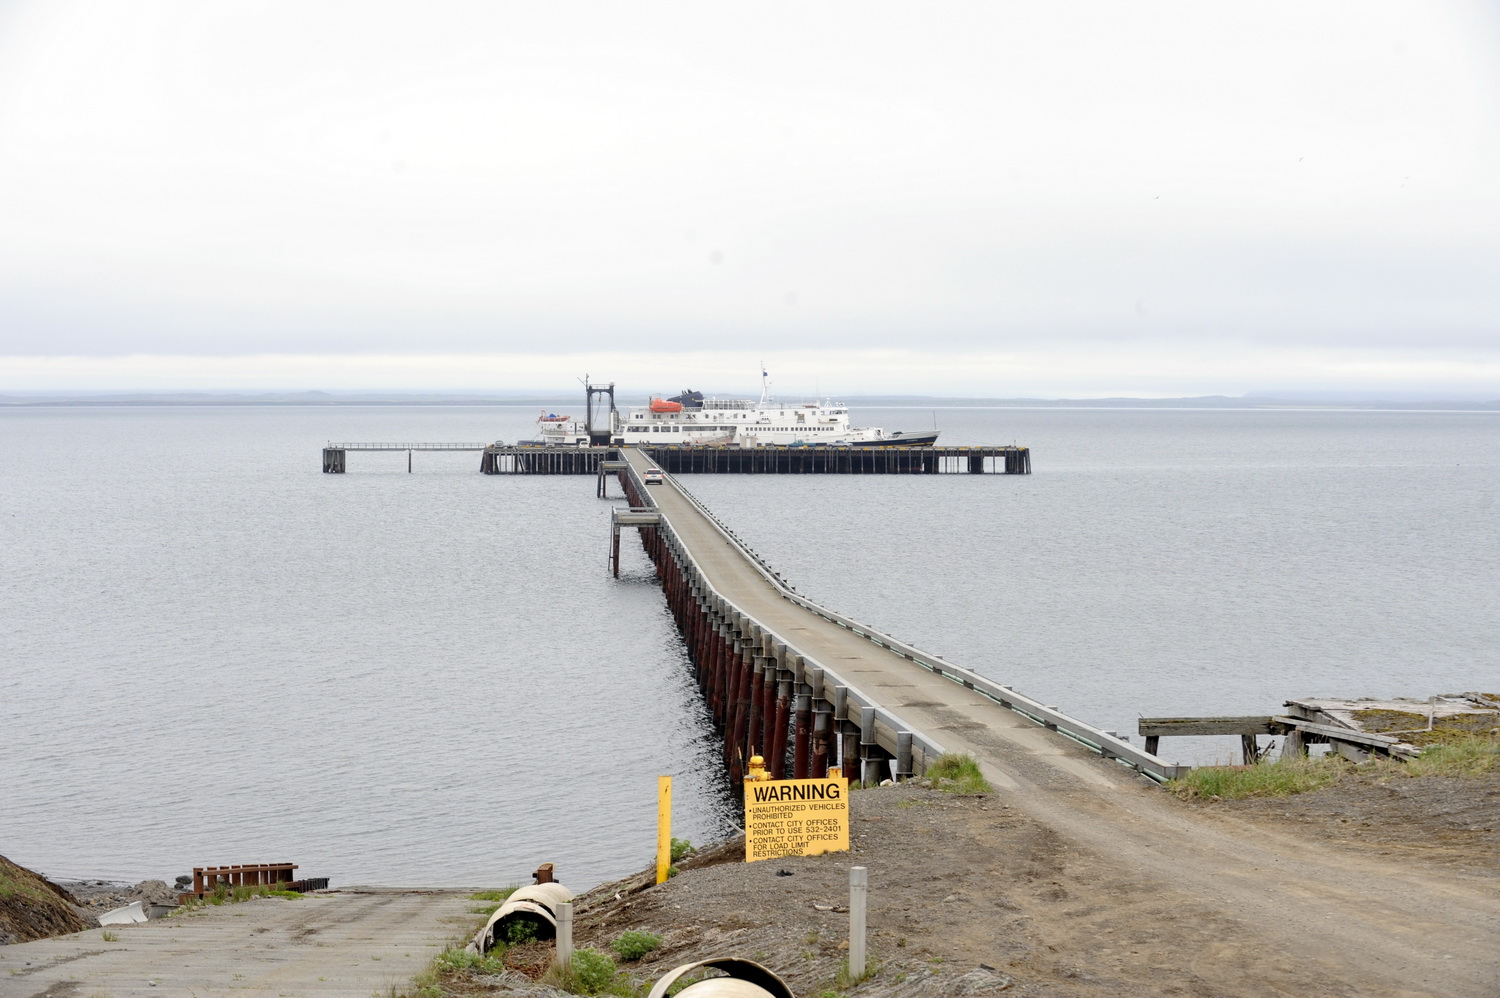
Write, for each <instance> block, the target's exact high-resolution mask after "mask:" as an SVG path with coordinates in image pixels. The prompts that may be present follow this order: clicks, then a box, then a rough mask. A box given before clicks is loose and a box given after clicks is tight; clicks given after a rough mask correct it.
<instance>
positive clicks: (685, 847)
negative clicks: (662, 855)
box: [672, 839, 697, 863]
mask: <svg viewBox="0 0 1500 998" xmlns="http://www.w3.org/2000/svg"><path fill="white" fill-rule="evenodd" d="M696 851H697V850H696V849H694V848H693V844H692V843H691V842H689V841H688V840H687V839H673V840H672V862H674V863H675V862H677V861H678V860H680V859H682V858H683V857H684V856H688V855H691V854H692V853H694V852H696Z"/></svg>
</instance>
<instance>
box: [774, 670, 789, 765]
mask: <svg viewBox="0 0 1500 998" xmlns="http://www.w3.org/2000/svg"><path fill="white" fill-rule="evenodd" d="M791 723H792V681H791V680H790V679H778V680H777V682H776V723H775V725H774V726H773V727H772V729H771V731H772V732H773V733H774V736H775V737H774V738H773V739H771V741H772V742H773V745H772V748H771V779H773V780H784V779H786V736H787V729H788V728H790V727H791Z"/></svg>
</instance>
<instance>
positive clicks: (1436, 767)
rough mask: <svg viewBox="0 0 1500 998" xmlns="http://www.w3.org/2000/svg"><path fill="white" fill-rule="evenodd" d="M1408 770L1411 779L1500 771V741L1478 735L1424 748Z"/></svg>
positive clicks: (1492, 737)
mask: <svg viewBox="0 0 1500 998" xmlns="http://www.w3.org/2000/svg"><path fill="white" fill-rule="evenodd" d="M1398 765H1399V764H1398ZM1405 769H1406V771H1407V773H1408V774H1409V775H1411V776H1452V777H1471V778H1472V777H1476V776H1484V775H1485V774H1486V773H1493V772H1494V771H1495V770H1496V769H1500V738H1497V737H1495V736H1493V735H1475V734H1469V735H1464V736H1463V737H1455V738H1451V739H1450V740H1448V741H1447V742H1445V743H1443V744H1441V745H1430V746H1428V747H1427V748H1425V749H1423V750H1422V754H1421V755H1419V756H1417V758H1415V759H1412V760H1411V761H1409V762H1407V763H1405Z"/></svg>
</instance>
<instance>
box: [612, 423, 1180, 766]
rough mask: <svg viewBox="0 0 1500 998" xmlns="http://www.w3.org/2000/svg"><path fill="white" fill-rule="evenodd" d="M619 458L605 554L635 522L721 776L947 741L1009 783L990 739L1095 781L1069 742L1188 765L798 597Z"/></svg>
mask: <svg viewBox="0 0 1500 998" xmlns="http://www.w3.org/2000/svg"><path fill="white" fill-rule="evenodd" d="M622 456H623V462H622V464H623V466H621V467H619V468H618V471H617V472H616V473H617V474H618V475H619V478H620V482H621V485H622V486H623V488H624V490H625V494H626V496H627V498H628V499H629V500H630V510H629V511H628V512H627V511H620V512H619V513H618V514H617V515H616V516H615V517H614V518H613V519H614V524H613V539H612V560H613V562H614V564H615V565H616V571H618V532H619V529H620V527H621V526H628V525H634V526H637V527H638V529H639V530H640V534H641V539H642V541H643V543H644V546H645V548H646V551H647V554H648V555H649V556H650V558H651V560H652V562H653V563H654V564H655V566H656V570H657V572H658V574H659V575H660V577H661V580H662V585H663V588H664V589H665V592H666V598H667V602H668V605H669V606H670V607H671V610H672V613H673V615H674V617H675V618H676V621H677V625H678V627H679V629H680V630H681V632H682V634H683V636H684V640H685V641H686V643H687V647H688V652H689V655H690V657H691V659H692V661H693V665H694V669H695V671H696V678H697V681H698V684H699V687H700V688H701V689H702V691H703V695H704V698H705V700H706V701H707V704H708V708H709V710H710V712H711V713H712V715H713V718H714V723H715V725H716V727H717V728H718V729H719V730H720V731H721V732H722V733H723V736H724V756H725V759H724V761H725V764H726V766H727V768H728V769H729V772H730V776H731V778H733V779H736V780H737V779H739V778H741V777H742V776H743V775H744V773H745V771H746V765H747V763H748V760H749V758H750V756H752V755H763V756H764V757H765V759H766V764H767V766H768V768H769V769H770V771H771V775H772V778H773V779H782V778H795V779H802V778H818V777H821V776H824V775H826V774H827V771H828V767H829V766H831V765H841V766H843V767H844V772H845V774H846V775H849V776H851V777H854V778H859V779H862V780H866V781H877V782H878V781H879V780H880V779H883V778H884V777H885V776H886V775H887V773H889V774H890V775H892V776H893V777H894V778H895V779H897V780H900V779H904V778H908V777H911V776H918V775H921V774H922V773H923V772H924V771H925V769H926V767H927V764H928V762H929V761H930V760H932V759H934V758H936V757H937V756H938V755H940V754H942V753H944V752H948V751H956V752H968V753H970V754H972V755H974V756H975V758H976V759H979V760H980V762H981V767H982V768H983V769H984V770H985V775H986V777H987V778H989V779H990V780H991V782H993V783H995V784H996V785H998V786H1005V785H1007V784H1010V785H1014V784H1013V781H1012V780H1011V778H1010V777H1009V776H1008V775H1007V774H1006V773H1005V772H1002V771H1001V770H999V769H998V768H997V767H995V766H994V764H993V763H992V762H986V760H987V759H992V758H993V757H994V754H995V753H994V751H993V749H994V748H995V747H996V746H997V745H998V744H999V743H1001V742H1004V743H1006V746H1007V750H1011V751H1013V750H1014V749H1015V748H1016V747H1020V749H1021V750H1022V751H1024V752H1027V753H1031V754H1034V755H1038V756H1046V757H1047V762H1048V763H1049V764H1050V765H1052V766H1055V767H1058V768H1061V769H1063V770H1065V771H1067V772H1068V773H1070V774H1071V775H1073V776H1074V777H1075V778H1078V779H1081V780H1084V781H1087V782H1098V781H1099V780H1101V779H1103V777H1101V776H1100V775H1099V774H1098V773H1097V771H1095V770H1094V768H1093V766H1092V765H1091V764H1090V763H1089V762H1088V760H1087V757H1086V756H1084V755H1083V754H1082V753H1078V752H1076V747H1082V748H1084V749H1087V750H1089V751H1090V752H1093V753H1096V754H1097V755H1099V756H1102V757H1103V758H1105V759H1110V760H1115V761H1118V762H1119V763H1121V764H1122V765H1123V766H1128V767H1130V768H1131V769H1133V770H1135V771H1137V772H1139V773H1141V774H1143V775H1146V776H1148V777H1150V778H1152V779H1154V780H1158V781H1162V780H1167V779H1171V778H1173V777H1175V776H1179V775H1181V774H1182V773H1185V772H1186V771H1187V769H1188V768H1189V767H1186V766H1177V765H1174V764H1172V763H1169V762H1166V761H1165V760H1163V759H1161V758H1159V757H1157V756H1156V755H1154V754H1152V753H1148V752H1145V751H1144V750H1142V749H1141V748H1139V747H1137V746H1135V745H1132V744H1131V743H1130V741H1129V739H1128V737H1122V736H1120V735H1119V734H1117V733H1116V732H1110V731H1102V730H1100V729H1097V728H1094V727H1092V726H1091V725H1088V724H1086V723H1085V722H1083V721H1080V720H1078V719H1077V718H1074V717H1070V716H1069V715H1068V714H1066V713H1065V712H1063V711H1062V710H1061V709H1060V708H1059V707H1057V706H1055V705H1049V704H1043V703H1041V702H1039V701H1036V700H1033V699H1031V698H1029V697H1027V696H1025V695H1024V694H1021V693H1019V692H1017V691H1016V690H1014V689H1013V688H1011V687H1009V686H1005V685H1002V684H999V683H996V682H994V681H992V680H990V679H987V678H985V677H984V676H981V675H979V674H978V673H975V672H972V671H970V670H968V669H964V668H961V667H959V666H955V665H952V664H950V663H948V662H945V661H943V660H942V659H941V658H939V657H938V656H935V655H931V654H929V653H926V652H924V651H922V650H921V649H918V648H915V647H913V646H911V645H908V644H905V643H904V642H901V641H898V640H896V639H895V638H892V637H890V636H889V635H887V634H883V633H881V632H880V631H878V630H876V629H874V628H871V627H869V626H867V625H865V624H862V623H860V622H858V621H855V620H852V619H850V618H848V617H845V616H843V615H842V614H839V613H836V612H835V611H833V610H830V609H828V608H826V607H822V606H819V605H818V604H816V603H813V602H812V601H811V600H808V599H806V598H804V597H802V596H800V595H798V594H797V593H796V591H795V590H794V589H793V588H792V587H791V586H790V585H788V584H787V583H786V582H785V581H784V580H783V579H781V578H780V577H779V576H778V575H777V574H776V573H775V572H774V571H773V570H772V569H771V568H770V567H769V566H768V565H766V564H765V563H764V562H763V561H762V560H761V559H760V558H759V557H758V556H757V555H756V554H755V553H754V552H753V551H752V550H751V549H750V548H749V547H748V546H747V545H746V544H745V543H744V542H743V541H741V540H740V539H739V538H738V537H736V536H735V534H734V533H733V531H731V530H730V529H729V528H727V527H726V526H725V525H723V524H722V523H720V522H719V521H718V520H717V519H716V518H715V517H714V516H713V514H712V513H710V512H709V511H708V509H707V508H706V507H704V506H703V505H702V504H701V503H699V502H698V501H697V500H696V499H695V498H694V497H693V496H692V495H691V494H690V493H688V492H687V491H686V490H685V489H683V488H682V487H681V486H680V485H679V484H678V483H677V482H676V481H675V480H674V479H672V478H670V477H669V478H668V479H667V481H666V482H664V483H663V484H660V485H652V486H649V487H647V486H646V485H645V484H644V479H643V474H644V472H645V471H646V470H647V469H648V468H651V467H656V466H658V465H659V463H660V462H657V461H656V460H655V457H656V455H654V454H652V453H650V451H649V450H646V451H642V450H638V449H635V448H626V449H625V450H624V451H623V455H622ZM1070 743H1071V745H1072V746H1074V747H1075V748H1069V745H1070ZM887 767H889V769H887Z"/></svg>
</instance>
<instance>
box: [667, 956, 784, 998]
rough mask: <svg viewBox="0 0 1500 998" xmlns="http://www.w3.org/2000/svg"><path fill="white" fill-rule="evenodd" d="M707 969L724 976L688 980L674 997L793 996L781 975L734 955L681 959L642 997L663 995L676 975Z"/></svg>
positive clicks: (777, 997) (674, 982)
mask: <svg viewBox="0 0 1500 998" xmlns="http://www.w3.org/2000/svg"><path fill="white" fill-rule="evenodd" d="M707 969H713V970H718V971H721V972H722V973H724V974H726V975H728V976H726V977H710V978H709V979H708V980H706V981H698V982H696V983H693V984H689V985H688V986H687V987H685V988H683V989H682V990H681V991H679V992H677V998H793V996H792V989H791V988H789V987H787V986H786V984H785V983H783V982H782V980H781V978H779V977H777V976H776V975H775V974H773V973H772V972H771V971H769V970H767V969H766V968H765V967H762V966H761V965H760V964H758V963H755V962H754V961H752V960H741V959H740V958H739V957H735V956H726V957H718V958H715V959H713V960H699V961H698V962H697V963H685V964H683V965H682V966H681V967H678V968H677V969H675V970H673V971H672V972H671V973H669V974H667V975H666V976H665V977H663V978H662V979H661V980H659V981H657V982H656V986H655V987H654V988H652V989H651V993H650V994H649V995H647V996H646V998H665V995H666V993H667V990H668V989H669V988H671V987H672V985H674V984H676V983H677V980H678V978H681V977H686V976H687V975H689V974H691V973H693V972H695V971H698V970H707Z"/></svg>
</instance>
